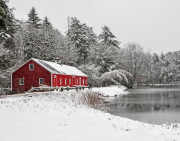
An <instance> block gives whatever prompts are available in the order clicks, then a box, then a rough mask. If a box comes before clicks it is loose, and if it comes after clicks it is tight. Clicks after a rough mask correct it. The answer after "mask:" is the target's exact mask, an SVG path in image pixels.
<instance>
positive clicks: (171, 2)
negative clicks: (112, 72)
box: [9, 0, 180, 54]
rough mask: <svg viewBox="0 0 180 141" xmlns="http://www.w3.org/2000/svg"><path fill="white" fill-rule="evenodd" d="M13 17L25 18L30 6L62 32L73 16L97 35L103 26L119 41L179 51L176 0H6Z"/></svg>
mask: <svg viewBox="0 0 180 141" xmlns="http://www.w3.org/2000/svg"><path fill="white" fill-rule="evenodd" d="M9 6H10V7H11V8H12V7H14V8H16V10H15V11H14V14H15V17H16V18H17V19H19V20H22V19H23V20H27V19H28V16H27V15H28V13H29V11H30V9H31V8H32V6H34V7H35V8H36V11H37V13H38V15H39V17H40V18H41V19H43V18H44V17H45V16H47V17H48V18H49V19H50V21H51V22H52V24H53V26H54V27H55V28H57V29H59V31H61V32H62V33H63V34H64V33H65V31H66V30H67V17H68V16H69V17H77V19H78V20H80V22H81V23H86V24H87V25H88V26H90V27H93V29H94V31H95V33H96V34H97V35H99V33H100V32H101V27H102V26H104V25H107V26H108V27H109V28H110V29H111V31H112V33H113V34H114V35H115V36H116V37H117V39H118V40H119V41H120V42H121V47H123V45H124V44H126V43H128V42H137V43H139V44H141V45H142V46H143V47H144V48H145V50H151V52H156V53H158V54H160V53H161V52H162V51H163V52H164V53H166V52H168V51H177V50H180V0H10V2H9Z"/></svg>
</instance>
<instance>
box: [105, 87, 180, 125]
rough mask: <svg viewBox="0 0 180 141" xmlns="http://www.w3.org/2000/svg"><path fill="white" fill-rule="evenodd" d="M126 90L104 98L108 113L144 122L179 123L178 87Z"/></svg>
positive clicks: (179, 102) (179, 89)
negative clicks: (123, 92)
mask: <svg viewBox="0 0 180 141" xmlns="http://www.w3.org/2000/svg"><path fill="white" fill-rule="evenodd" d="M128 92H129V94H127V95H122V96H120V97H109V98H107V99H106V101H108V102H110V103H107V104H106V106H107V107H109V108H110V110H109V111H108V112H109V113H111V114H112V115H116V116H121V117H126V118H130V119H133V120H138V121H141V122H145V123H153V124H164V123H172V122H177V123H180V88H137V89H129V90H128Z"/></svg>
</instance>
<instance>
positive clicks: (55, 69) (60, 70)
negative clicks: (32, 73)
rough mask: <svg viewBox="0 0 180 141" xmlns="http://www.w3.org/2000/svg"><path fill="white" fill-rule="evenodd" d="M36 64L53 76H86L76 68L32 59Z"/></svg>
mask: <svg viewBox="0 0 180 141" xmlns="http://www.w3.org/2000/svg"><path fill="white" fill-rule="evenodd" d="M32 60H34V61H35V62H36V63H38V64H39V65H41V66H42V67H44V68H45V69H46V70H48V71H49V72H51V73H54V74H66V75H75V76H86V77H87V75H86V74H85V73H83V72H82V71H80V70H78V69H77V68H75V67H73V66H68V65H60V64H57V63H55V62H49V61H44V60H39V59H35V58H32Z"/></svg>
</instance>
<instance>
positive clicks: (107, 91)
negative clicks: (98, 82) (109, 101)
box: [92, 85, 128, 96]
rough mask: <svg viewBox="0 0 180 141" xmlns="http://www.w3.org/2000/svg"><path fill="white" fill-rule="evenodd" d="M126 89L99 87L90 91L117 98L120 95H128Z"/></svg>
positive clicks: (121, 86) (120, 87)
mask: <svg viewBox="0 0 180 141" xmlns="http://www.w3.org/2000/svg"><path fill="white" fill-rule="evenodd" d="M126 89H127V88H126V87H125V86H123V85H120V86H116V85H114V86H111V87H99V88H92V91H94V92H99V93H101V94H102V95H103V96H119V95H122V94H128V92H127V91H124V90H126Z"/></svg>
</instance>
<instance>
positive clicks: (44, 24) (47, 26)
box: [43, 16, 52, 29]
mask: <svg viewBox="0 0 180 141" xmlns="http://www.w3.org/2000/svg"><path fill="white" fill-rule="evenodd" d="M43 27H45V28H46V29H52V24H51V22H50V21H49V19H48V17H47V16H46V17H45V18H44V20H43Z"/></svg>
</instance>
